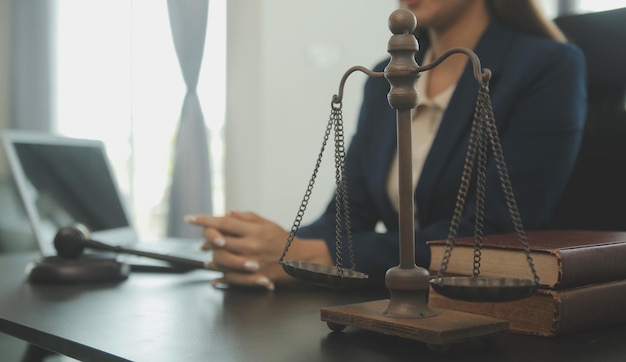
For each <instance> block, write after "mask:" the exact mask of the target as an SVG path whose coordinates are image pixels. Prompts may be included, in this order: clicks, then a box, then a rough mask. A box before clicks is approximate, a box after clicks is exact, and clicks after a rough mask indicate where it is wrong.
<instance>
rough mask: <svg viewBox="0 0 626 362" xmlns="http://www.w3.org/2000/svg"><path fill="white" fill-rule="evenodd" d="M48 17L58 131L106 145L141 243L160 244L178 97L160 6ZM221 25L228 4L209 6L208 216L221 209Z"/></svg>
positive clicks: (205, 96)
mask: <svg viewBox="0 0 626 362" xmlns="http://www.w3.org/2000/svg"><path fill="white" fill-rule="evenodd" d="M55 12H56V21H55V24H56V34H57V37H56V51H55V53H56V59H55V62H56V64H55V69H56V73H55V91H53V94H55V96H56V99H55V101H54V102H53V103H54V104H56V109H55V116H54V119H55V122H56V129H57V131H58V132H59V133H61V134H64V135H68V136H71V137H81V138H96V139H101V140H103V141H104V142H105V144H106V146H107V152H108V154H109V158H110V160H111V163H112V166H113V168H114V169H115V172H116V174H117V176H118V180H119V185H120V188H121V190H122V192H123V193H124V195H125V196H126V198H127V201H128V206H129V209H130V211H131V213H132V215H133V217H134V222H135V225H136V227H137V230H138V232H139V234H140V236H141V237H142V238H156V237H159V236H162V235H164V234H165V226H166V222H165V220H166V219H165V218H166V217H167V201H168V199H167V190H168V186H169V181H170V174H171V170H172V162H171V160H172V149H173V146H174V143H175V135H176V130H177V122H178V118H179V116H180V111H181V108H182V103H183V98H184V95H185V91H186V90H185V85H184V82H183V79H182V74H181V71H180V67H179V65H178V60H177V57H176V52H175V50H174V44H173V40H172V36H171V33H170V25H169V19H168V14H167V3H166V2H165V1H152V0H132V1H127V0H90V1H83V0H62V1H57V2H56V8H55ZM225 21H226V0H211V1H210V2H209V19H208V25H207V28H208V29H207V37H206V43H205V49H204V56H203V64H202V68H201V71H200V80H199V84H198V95H199V98H200V101H201V105H202V111H203V114H204V117H205V122H206V125H207V129H208V133H207V134H208V137H210V139H209V145H210V146H211V162H212V165H211V167H212V175H213V176H212V177H213V180H212V181H213V202H214V205H213V210H214V212H216V213H221V212H223V209H224V206H223V204H224V198H223V194H224V193H223V184H224V182H223V176H222V175H223V172H222V171H221V170H222V168H223V166H222V163H223V161H222V159H223V157H222V153H223V152H222V148H223V145H222V137H221V134H222V126H223V122H224V108H225V99H224V97H225V91H224V89H225V38H226V36H225V32H226V26H225Z"/></svg>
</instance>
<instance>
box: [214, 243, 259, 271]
mask: <svg viewBox="0 0 626 362" xmlns="http://www.w3.org/2000/svg"><path fill="white" fill-rule="evenodd" d="M209 266H210V267H214V268H215V269H216V270H220V271H223V272H240V273H246V272H247V273H251V272H256V271H258V270H259V268H260V265H259V262H257V261H256V260H252V259H250V258H247V257H243V256H241V255H237V254H234V253H231V252H229V251H228V250H224V249H217V250H214V251H213V261H211V262H210V264H209Z"/></svg>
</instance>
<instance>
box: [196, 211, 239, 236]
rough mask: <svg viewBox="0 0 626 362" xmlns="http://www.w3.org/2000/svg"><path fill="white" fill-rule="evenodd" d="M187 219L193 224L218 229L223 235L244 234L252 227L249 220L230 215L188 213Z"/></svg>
mask: <svg viewBox="0 0 626 362" xmlns="http://www.w3.org/2000/svg"><path fill="white" fill-rule="evenodd" d="M185 221H186V222H188V223H190V224H192V225H198V226H204V227H206V228H214V229H217V230H218V231H219V232H221V233H222V234H223V235H244V234H246V233H248V232H250V228H251V225H250V222H249V221H246V220H241V219H238V218H235V217H229V216H223V217H216V216H212V215H188V216H186V217H185Z"/></svg>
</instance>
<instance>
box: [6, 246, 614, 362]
mask: <svg viewBox="0 0 626 362" xmlns="http://www.w3.org/2000/svg"><path fill="white" fill-rule="evenodd" d="M35 258H36V255H35V254H32V253H28V254H7V255H3V256H0V275H2V281H1V282H0V332H3V333H6V334H9V335H12V336H15V337H18V338H20V339H23V340H25V341H27V342H29V343H31V344H34V345H38V346H40V347H43V348H45V349H48V350H52V351H55V352H58V353H61V354H64V355H67V356H70V357H73V358H76V359H79V360H97V361H107V360H134V361H221V362H228V361H409V360H411V361H473V360H476V361H524V362H526V361H603V362H606V361H626V326H621V327H616V328H608V329H600V330H595V331H589V332H585V333H579V334H575V335H570V336H563V337H558V338H544V337H535V336H528V335H520V334H513V333H506V334H503V335H500V336H496V337H492V338H490V339H488V340H484V341H479V342H475V343H463V344H459V345H453V346H451V347H450V348H449V349H448V350H446V351H440V350H432V349H431V348H429V347H428V346H426V345H424V344H423V343H420V342H416V341H412V340H407V339H403V338H398V337H393V336H387V335H383V334H379V333H375V332H370V331H366V330H360V329H357V328H353V327H348V328H346V329H345V330H344V331H342V332H331V330H330V329H329V328H328V327H327V326H326V323H324V322H322V321H321V320H320V311H319V309H320V308H322V307H327V306H333V305H345V304H350V303H356V302H362V301H368V300H377V299H384V298H388V293H387V291H386V290H357V291H355V290H351V291H337V290H326V289H321V288H317V287H298V288H279V289H277V290H276V291H274V292H265V291H263V290H250V289H242V288H230V289H216V288H213V287H212V286H211V285H210V281H211V279H212V278H214V277H215V276H216V275H217V274H215V273H213V272H208V271H195V272H189V273H184V274H164V273H132V274H131V275H130V277H129V278H128V279H127V280H125V281H122V282H118V283H98V284H84V285H35V284H30V283H28V282H27V281H26V274H25V268H26V265H27V264H28V263H29V262H30V261H32V260H33V259H35Z"/></svg>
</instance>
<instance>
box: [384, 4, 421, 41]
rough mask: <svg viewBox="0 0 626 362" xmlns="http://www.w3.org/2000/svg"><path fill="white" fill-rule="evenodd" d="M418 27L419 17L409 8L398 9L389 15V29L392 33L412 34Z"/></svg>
mask: <svg viewBox="0 0 626 362" xmlns="http://www.w3.org/2000/svg"><path fill="white" fill-rule="evenodd" d="M415 28H417V18H415V15H413V13H412V12H411V11H410V10H408V9H398V10H395V11H394V12H392V13H391V15H389V30H390V31H391V33H392V34H395V35H399V34H407V33H408V34H412V33H413V31H415Z"/></svg>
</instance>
